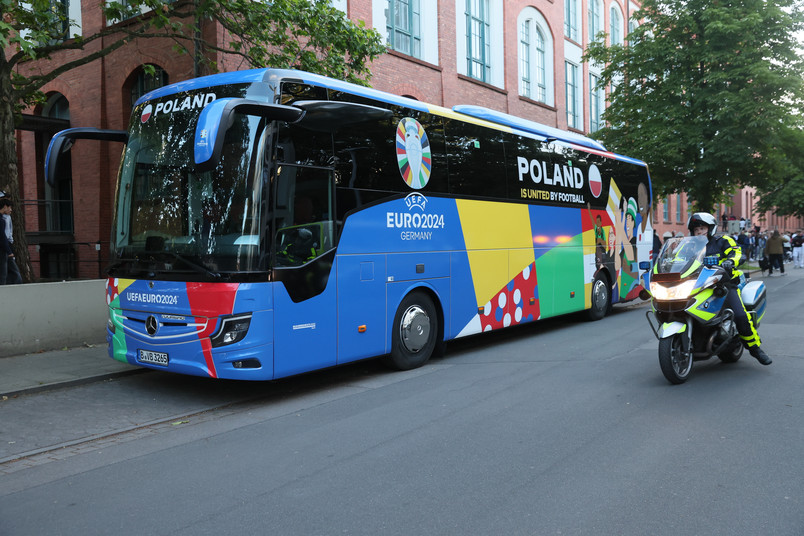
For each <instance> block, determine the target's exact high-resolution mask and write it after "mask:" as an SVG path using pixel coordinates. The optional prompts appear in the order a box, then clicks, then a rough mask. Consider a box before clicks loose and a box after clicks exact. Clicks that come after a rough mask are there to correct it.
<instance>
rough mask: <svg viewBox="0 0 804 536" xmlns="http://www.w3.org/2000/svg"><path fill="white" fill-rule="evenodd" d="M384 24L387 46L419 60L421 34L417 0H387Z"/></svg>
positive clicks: (420, 55) (419, 11)
mask: <svg viewBox="0 0 804 536" xmlns="http://www.w3.org/2000/svg"><path fill="white" fill-rule="evenodd" d="M385 23H386V31H387V36H388V45H389V46H390V47H391V48H392V49H394V50H396V51H397V52H401V53H403V54H407V55H408V56H413V57H415V58H419V59H421V57H422V32H421V10H420V8H419V0H388V7H387V8H386V11H385Z"/></svg>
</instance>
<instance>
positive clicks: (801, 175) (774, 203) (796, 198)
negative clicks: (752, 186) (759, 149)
mask: <svg viewBox="0 0 804 536" xmlns="http://www.w3.org/2000/svg"><path fill="white" fill-rule="evenodd" d="M776 154H777V156H776V158H775V159H774V161H773V164H774V169H773V170H772V171H769V173H773V174H774V175H775V176H776V177H778V179H779V180H777V181H774V182H772V183H770V184H767V185H765V186H763V187H762V188H758V189H757V194H758V195H759V201H758V202H757V209H758V210H759V211H760V212H766V211H769V210H772V211H773V212H775V213H776V214H778V215H780V216H800V217H804V130H802V129H791V130H790V132H789V136H787V137H786V138H784V139H783V140H781V142H780V144H779V146H778V147H776Z"/></svg>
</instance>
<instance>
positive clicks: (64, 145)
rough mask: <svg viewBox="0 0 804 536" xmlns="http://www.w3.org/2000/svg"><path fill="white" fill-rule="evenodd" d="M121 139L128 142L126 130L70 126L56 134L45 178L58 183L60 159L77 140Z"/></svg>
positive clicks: (46, 161) (50, 150)
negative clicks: (57, 174) (57, 173)
mask: <svg viewBox="0 0 804 536" xmlns="http://www.w3.org/2000/svg"><path fill="white" fill-rule="evenodd" d="M82 139H83V140H100V141H119V142H121V143H128V132H126V131H125V130H102V129H99V128H68V129H67V130H62V131H60V132H57V133H56V134H54V136H53V138H52V139H51V140H50V145H48V148H47V156H45V180H46V181H47V183H48V184H49V185H51V186H55V184H56V172H57V171H58V169H59V159H60V158H61V156H62V155H63V154H65V153H66V152H67V151H69V150H70V147H72V146H73V142H74V141H75V140H82Z"/></svg>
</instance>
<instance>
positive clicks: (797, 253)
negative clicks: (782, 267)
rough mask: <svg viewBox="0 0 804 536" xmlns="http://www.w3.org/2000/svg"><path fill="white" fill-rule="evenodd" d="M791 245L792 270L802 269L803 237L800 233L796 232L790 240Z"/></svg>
mask: <svg viewBox="0 0 804 536" xmlns="http://www.w3.org/2000/svg"><path fill="white" fill-rule="evenodd" d="M792 244H793V268H804V255H802V253H804V235H802V231H797V232H796V233H795V234H794V235H793V238H792Z"/></svg>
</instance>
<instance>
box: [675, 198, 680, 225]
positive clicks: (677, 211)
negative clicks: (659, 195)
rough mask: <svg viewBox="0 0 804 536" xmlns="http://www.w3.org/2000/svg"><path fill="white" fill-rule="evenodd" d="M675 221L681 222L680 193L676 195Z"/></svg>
mask: <svg viewBox="0 0 804 536" xmlns="http://www.w3.org/2000/svg"><path fill="white" fill-rule="evenodd" d="M676 221H677V222H678V223H681V194H678V195H676Z"/></svg>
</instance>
